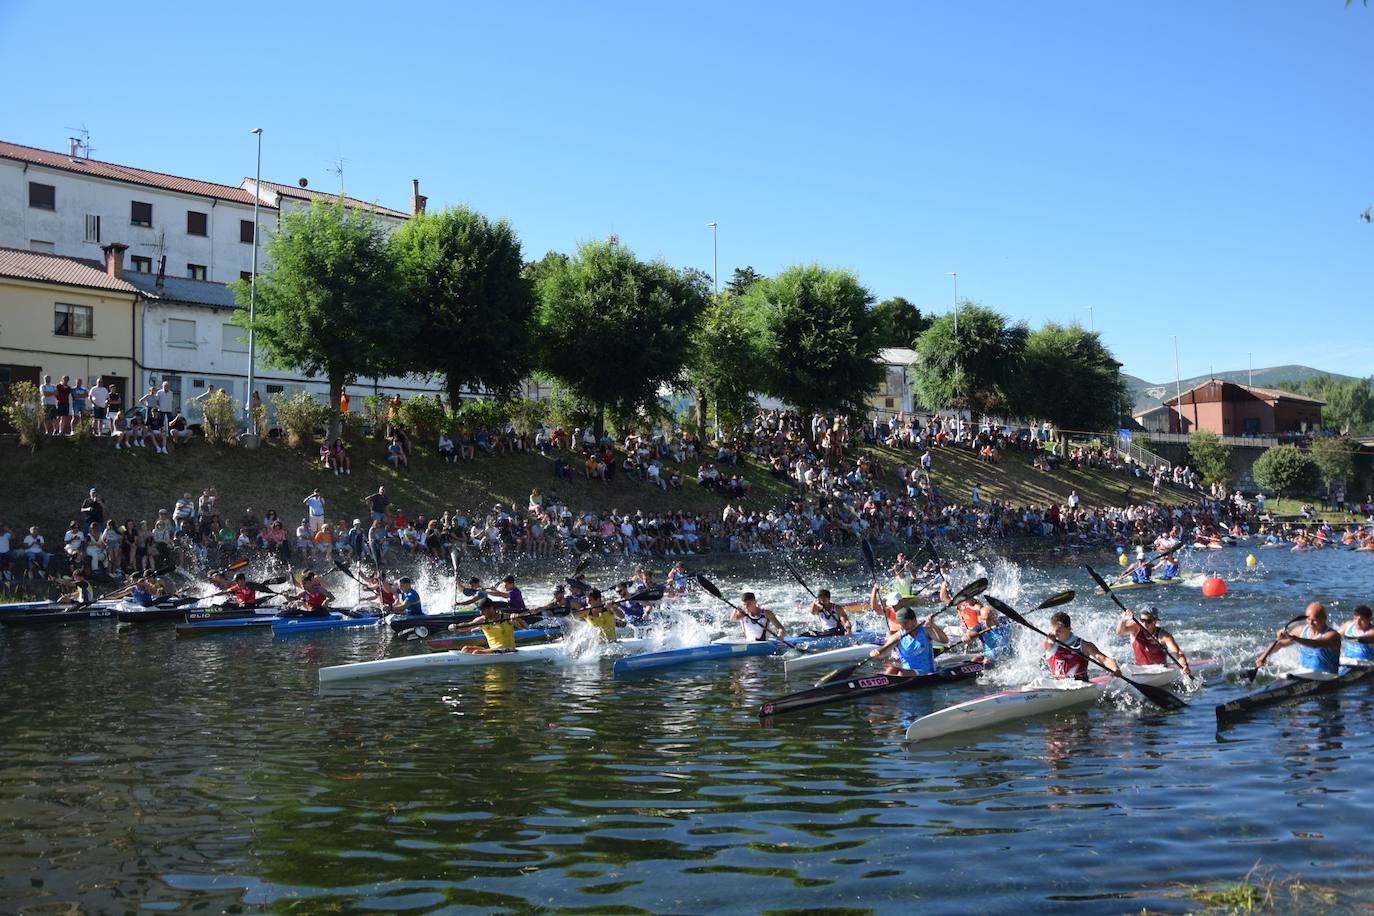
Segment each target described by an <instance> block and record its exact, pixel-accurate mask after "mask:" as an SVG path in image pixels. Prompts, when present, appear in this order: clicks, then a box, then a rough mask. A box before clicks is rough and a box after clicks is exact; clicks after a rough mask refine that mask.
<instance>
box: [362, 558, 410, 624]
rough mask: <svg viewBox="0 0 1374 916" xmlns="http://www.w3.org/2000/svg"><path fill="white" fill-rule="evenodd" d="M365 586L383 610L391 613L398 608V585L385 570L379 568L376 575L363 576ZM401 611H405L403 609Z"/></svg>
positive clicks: (404, 580) (405, 580)
mask: <svg viewBox="0 0 1374 916" xmlns="http://www.w3.org/2000/svg"><path fill="white" fill-rule="evenodd" d="M401 581H402V582H407V581H409V580H407V579H402V580H401ZM363 587H364V588H366V589H368V590H369V591H371V592H372V595H373V597H375V598H376V599H377V603H378V604H379V605H381V608H382V610H383V611H386V612H387V613H391V612H393V611H395V610H396V587H395V586H393V585H392V584H391V582H390V580H388V579H387V577H386V573H385V572H383V571H382V570H380V569H379V570H377V574H376V575H374V576H367V575H365V576H363ZM401 613H405V612H404V611H402V612H401Z"/></svg>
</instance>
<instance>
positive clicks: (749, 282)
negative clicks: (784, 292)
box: [725, 267, 764, 296]
mask: <svg viewBox="0 0 1374 916" xmlns="http://www.w3.org/2000/svg"><path fill="white" fill-rule="evenodd" d="M762 279H764V276H763V274H761V273H759V272H758V271H757V270H755V269H754V268H752V267H736V268H735V272H734V274H733V275H731V277H730V282H728V283H726V284H725V289H726V291H727V292H729V293H731V294H733V295H736V296H742V295H744V291H745V290H747V289H748V288H749V287H751V286H753V285H754V284H755V283H757V282H759V281H760V280H762Z"/></svg>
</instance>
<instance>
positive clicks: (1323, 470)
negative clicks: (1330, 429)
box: [1312, 436, 1355, 486]
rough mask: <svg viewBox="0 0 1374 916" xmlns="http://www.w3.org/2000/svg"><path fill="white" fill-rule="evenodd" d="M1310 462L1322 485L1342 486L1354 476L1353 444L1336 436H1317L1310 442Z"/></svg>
mask: <svg viewBox="0 0 1374 916" xmlns="http://www.w3.org/2000/svg"><path fill="white" fill-rule="evenodd" d="M1312 461H1313V462H1314V463H1315V464H1316V465H1317V472H1318V474H1319V476H1320V477H1321V481H1322V483H1325V484H1326V485H1327V486H1332V485H1338V484H1343V483H1345V482H1346V481H1347V480H1349V479H1350V478H1351V477H1354V476H1355V444H1354V443H1353V442H1351V441H1350V440H1349V439H1342V438H1340V437H1338V436H1317V437H1316V438H1314V439H1313V440H1312Z"/></svg>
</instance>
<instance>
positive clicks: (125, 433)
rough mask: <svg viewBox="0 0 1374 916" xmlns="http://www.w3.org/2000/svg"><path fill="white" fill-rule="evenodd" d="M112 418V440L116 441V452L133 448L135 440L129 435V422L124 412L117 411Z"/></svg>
mask: <svg viewBox="0 0 1374 916" xmlns="http://www.w3.org/2000/svg"><path fill="white" fill-rule="evenodd" d="M110 417H111V419H110V438H112V439H114V444H115V450H116V451H118V450H119V449H121V448H124V447H125V446H128V447H129V448H133V440H132V439H131V438H130V435H129V420H128V418H127V417H125V416H124V411H122V410H120V411H116V412H115V413H113V414H111V415H110Z"/></svg>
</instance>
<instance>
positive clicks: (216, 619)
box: [174, 610, 277, 636]
mask: <svg viewBox="0 0 1374 916" xmlns="http://www.w3.org/2000/svg"><path fill="white" fill-rule="evenodd" d="M238 613H239V615H240V616H238V617H220V616H218V615H217V614H214V613H205V612H203V611H197V612H195V613H191V614H187V615H186V620H185V622H184V623H179V624H177V625H176V626H175V627H174V629H175V630H176V634H177V635H178V636H213V635H214V634H216V633H242V632H244V631H245V630H253V629H267V628H269V627H271V626H272V621H274V620H276V619H277V614H276V612H275V611H267V612H263V613H261V614H254V615H253V616H252V617H244V616H242V614H243V612H242V611H241V610H240V611H239V612H238Z"/></svg>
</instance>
